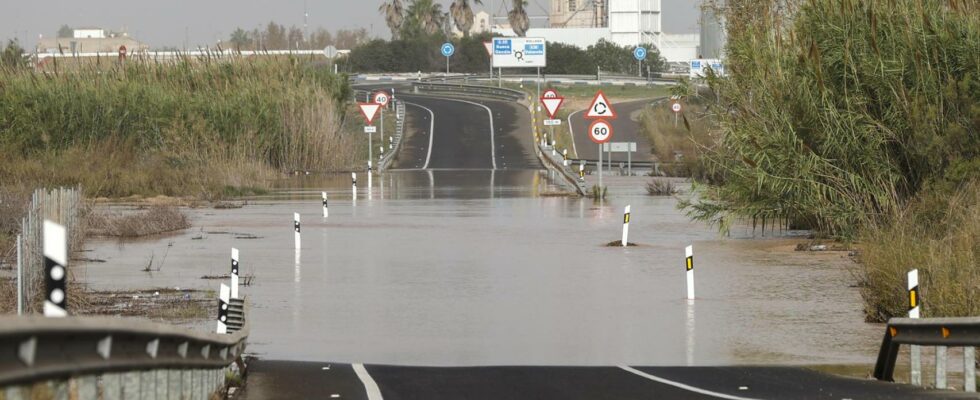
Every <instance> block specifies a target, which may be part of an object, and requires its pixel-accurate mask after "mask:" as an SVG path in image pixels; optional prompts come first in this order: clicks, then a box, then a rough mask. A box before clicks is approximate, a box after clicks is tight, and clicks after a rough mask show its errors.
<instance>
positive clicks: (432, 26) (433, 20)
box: [408, 0, 446, 35]
mask: <svg viewBox="0 0 980 400" xmlns="http://www.w3.org/2000/svg"><path fill="white" fill-rule="evenodd" d="M408 18H409V19H411V21H410V23H413V24H416V26H417V27H418V28H421V29H422V30H423V31H425V33H427V34H429V35H434V34H435V33H436V32H439V31H441V30H442V23H443V21H444V20H445V18H446V17H445V14H443V13H442V4H439V3H436V2H433V1H432V0H413V1H412V5H410V6H408Z"/></svg>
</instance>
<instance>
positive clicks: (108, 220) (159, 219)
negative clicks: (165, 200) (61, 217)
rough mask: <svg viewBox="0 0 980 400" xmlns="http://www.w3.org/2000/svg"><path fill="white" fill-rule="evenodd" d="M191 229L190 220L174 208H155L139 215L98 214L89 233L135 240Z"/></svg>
mask: <svg viewBox="0 0 980 400" xmlns="http://www.w3.org/2000/svg"><path fill="white" fill-rule="evenodd" d="M190 227H191V223H190V220H189V219H188V218H187V215H185V214H184V213H183V212H182V211H180V209H179V208H177V207H174V206H154V207H150V208H149V209H147V210H145V211H140V212H137V213H129V214H121V213H110V212H105V211H103V212H97V213H93V215H92V216H91V217H90V218H89V221H88V229H89V233H90V234H92V235H97V236H114V237H124V238H133V237H141V236H149V235H156V234H160V233H166V232H173V231H178V230H181V229H187V228H190Z"/></svg>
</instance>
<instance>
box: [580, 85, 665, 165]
mask: <svg viewBox="0 0 980 400" xmlns="http://www.w3.org/2000/svg"><path fill="white" fill-rule="evenodd" d="M652 101H653V100H652V99H645V100H635V101H627V102H622V103H614V104H613V109H614V110H616V115H618V118H616V119H614V120H611V122H612V127H613V137H612V139H611V140H610V141H611V142H636V152H635V153H633V155H632V157H633V160H634V161H650V141H649V140H648V139H647V136H646V135H644V134H643V132H642V130H641V129H640V128H641V126H640V122H639V120H638V119H637V120H634V119H633V117H634V116H636V117H637V118H638V117H639V115H638V112H639V111H640V110H643V108H644V107H646V106H647V104H650V103H651V102H652ZM583 111H585V110H580V111H576V112H574V113H572V114H569V116H568V120H569V124H570V126H571V129H572V137H573V138H574V139H575V150H576V151H577V152H578V158H581V159H586V160H597V159H598V158H599V145H598V144H595V143H594V142H593V141H592V140H591V139H589V133H588V129H589V125H590V124H591V123H592V120H589V119H585V118H584V117H583V115H585V113H584V112H583ZM626 158H627V154H626V153H612V160H613V162H614V163H618V162H620V161H622V162H626ZM602 159H603V161H606V160H607V158H606V154H603V155H602Z"/></svg>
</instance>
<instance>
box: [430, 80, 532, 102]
mask: <svg viewBox="0 0 980 400" xmlns="http://www.w3.org/2000/svg"><path fill="white" fill-rule="evenodd" d="M412 87H413V88H414V89H415V91H416V92H428V93H439V94H449V95H460V94H475V95H480V96H484V97H491V98H497V99H501V100H508V101H516V100H521V99H524V98H526V97H527V95H526V94H524V92H521V91H518V90H513V89H507V88H496V87H491V86H479V85H465V84H458V83H435V82H412Z"/></svg>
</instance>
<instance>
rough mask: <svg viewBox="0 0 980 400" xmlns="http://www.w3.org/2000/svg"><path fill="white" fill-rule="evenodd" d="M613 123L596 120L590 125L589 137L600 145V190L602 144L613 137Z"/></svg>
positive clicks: (600, 186)
mask: <svg viewBox="0 0 980 400" xmlns="http://www.w3.org/2000/svg"><path fill="white" fill-rule="evenodd" d="M612 134H613V131H612V124H610V123H608V122H606V121H605V120H602V119H600V120H596V121H594V122H592V125H589V139H592V141H593V142H595V143H596V144H598V145H599V164H598V167H599V190H602V144H603V143H606V142H608V141H609V139H612Z"/></svg>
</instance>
